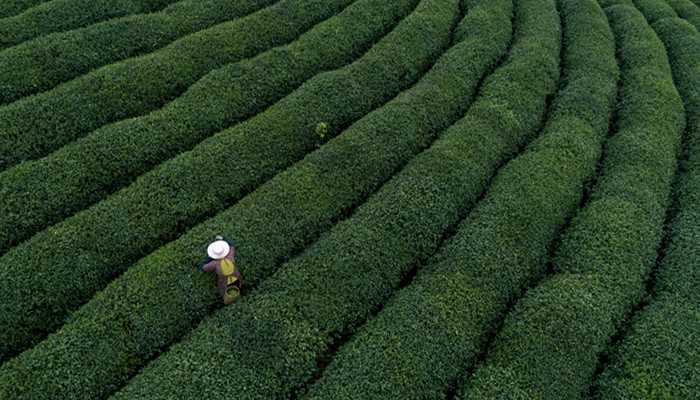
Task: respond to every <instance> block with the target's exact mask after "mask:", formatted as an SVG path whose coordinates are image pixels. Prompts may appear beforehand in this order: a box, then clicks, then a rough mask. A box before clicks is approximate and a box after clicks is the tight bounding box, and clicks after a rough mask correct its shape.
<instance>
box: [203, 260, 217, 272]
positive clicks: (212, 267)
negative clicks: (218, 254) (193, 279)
mask: <svg viewBox="0 0 700 400" xmlns="http://www.w3.org/2000/svg"><path fill="white" fill-rule="evenodd" d="M202 271H204V272H212V271H216V260H212V261H209V262H208V263H206V264H204V265H202Z"/></svg>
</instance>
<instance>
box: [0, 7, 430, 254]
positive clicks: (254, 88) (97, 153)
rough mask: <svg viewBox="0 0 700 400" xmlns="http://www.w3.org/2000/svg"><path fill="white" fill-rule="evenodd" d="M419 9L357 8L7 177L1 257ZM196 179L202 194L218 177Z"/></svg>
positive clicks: (3, 176)
mask: <svg viewBox="0 0 700 400" xmlns="http://www.w3.org/2000/svg"><path fill="white" fill-rule="evenodd" d="M417 3H418V0H401V1H395V2H390V3H385V4H381V5H380V4H375V3H374V2H370V3H368V2H367V1H361V2H359V3H355V4H354V5H352V6H349V7H348V8H347V9H346V10H344V11H343V12H341V13H340V14H338V15H337V16H335V17H333V18H330V19H329V20H326V21H324V22H322V23H320V24H319V25H318V26H315V27H314V28H312V29H311V30H310V31H308V32H307V33H305V34H303V35H302V36H301V37H299V39H297V40H296V41H294V42H292V43H291V44H289V45H287V46H284V47H278V48H274V49H271V50H269V51H267V52H265V53H263V54H261V55H259V56H257V57H255V58H253V59H248V60H244V61H242V62H239V63H235V64H230V65H227V66H225V67H222V68H219V69H217V70H215V71H212V72H210V73H209V74H207V75H206V76H205V77H204V78H202V79H201V80H199V81H198V82H197V83H195V84H194V85H193V86H192V87H191V88H189V89H188V90H187V91H186V92H185V93H184V94H183V95H182V96H181V97H179V98H177V99H176V100H174V101H173V102H171V103H169V104H168V105H166V106H165V107H164V108H163V109H161V110H158V111H155V112H153V113H150V114H147V115H145V116H143V117H140V118H132V119H127V120H124V121H120V122H117V123H114V124H111V125H107V126H105V127H102V128H100V129H98V130H97V131H94V132H92V133H90V134H89V135H87V136H86V137H84V138H82V139H79V140H78V141H76V142H73V143H71V144H69V145H66V146H64V147H63V148H61V149H60V150H58V151H56V152H55V153H52V154H51V155H49V156H47V157H45V158H43V159H40V160H37V161H27V162H24V163H22V164H20V165H17V166H16V167H14V168H11V169H9V170H7V171H4V172H2V173H0V187H2V189H1V190H0V253H2V252H3V251H5V250H7V249H9V248H10V247H12V246H14V245H17V244H19V243H20V242H21V241H23V240H26V239H28V238H29V237H31V235H33V234H35V233H37V232H38V231H40V230H42V229H44V228H46V227H47V226H49V225H51V224H54V223H57V222H59V221H61V220H63V219H64V218H66V217H68V216H70V215H73V214H74V213H75V212H77V211H80V210H82V209H84V208H86V207H88V206H89V205H91V204H94V203H95V202H97V201H99V200H102V199H104V198H105V197H107V195H109V194H110V193H112V192H114V191H116V190H118V189H120V188H122V187H124V186H126V185H127V184H129V183H131V182H132V181H133V180H134V179H135V178H136V177H137V176H139V175H141V174H143V173H145V172H147V171H148V170H150V169H151V168H153V167H154V166H156V165H158V164H161V163H163V162H164V161H165V160H168V159H169V158H171V157H173V155H176V154H178V153H180V152H183V151H186V150H189V149H191V148H192V147H193V146H195V145H196V144H197V143H199V142H201V141H202V140H204V139H206V138H207V137H208V136H211V135H212V134H214V133H215V132H217V131H220V130H222V129H224V128H226V127H228V126H231V125H233V124H235V123H238V122H241V121H242V120H244V119H246V118H249V117H251V116H253V115H255V114H256V113H259V112H262V111H263V110H264V109H265V108H266V107H268V106H270V105H271V104H272V103H274V102H275V101H278V100H279V99H281V98H282V97H284V96H286V95H287V94H289V93H290V92H292V91H293V90H294V89H296V88H297V87H298V86H299V85H301V84H302V83H303V82H304V81H305V80H307V79H309V78H310V77H312V76H314V75H315V74H317V73H318V72H319V71H324V70H329V69H335V68H339V67H341V66H343V65H344V64H347V63H349V62H351V61H352V60H354V59H356V58H358V57H359V56H360V55H361V54H362V52H364V51H366V50H367V49H368V48H369V47H371V46H372V44H373V43H374V42H375V41H376V40H378V38H379V37H381V36H382V35H384V34H386V32H388V31H390V30H391V29H392V28H393V27H394V26H395V25H396V24H397V23H398V21H399V20H400V19H401V18H403V17H404V16H406V15H407V14H408V13H410V12H411V10H412V9H413V8H414V7H415V5H416V4H417ZM197 173H198V177H199V178H198V179H199V181H200V182H201V183H200V184H198V185H196V187H195V189H197V190H199V187H200V186H207V184H206V182H207V181H208V179H209V175H210V174H211V171H210V170H205V169H203V170H201V171H197ZM44 176H51V177H52V179H50V180H45V179H42V177H44ZM192 183H194V182H192Z"/></svg>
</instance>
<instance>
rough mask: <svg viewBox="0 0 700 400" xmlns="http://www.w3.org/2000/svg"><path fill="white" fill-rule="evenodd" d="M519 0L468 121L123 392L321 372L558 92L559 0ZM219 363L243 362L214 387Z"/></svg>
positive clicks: (271, 380) (252, 391) (241, 388)
mask: <svg viewBox="0 0 700 400" xmlns="http://www.w3.org/2000/svg"><path fill="white" fill-rule="evenodd" d="M519 3H520V6H519V8H518V11H517V12H518V16H517V17H516V26H517V29H516V33H515V45H514V47H513V50H512V52H511V55H510V56H509V57H508V59H507V60H506V61H505V65H504V66H502V67H500V68H499V69H498V70H497V71H496V72H495V73H494V74H493V75H491V76H490V77H489V78H487V79H486V80H485V84H484V87H483V89H482V91H481V95H480V97H478V98H477V100H476V101H475V103H474V104H473V106H472V107H471V108H470V110H469V111H468V112H467V116H466V117H465V118H464V119H462V120H460V121H459V122H457V123H456V124H455V125H452V126H451V127H450V128H448V129H447V130H446V131H445V132H444V133H443V134H442V135H441V137H440V138H439V139H438V140H437V141H436V142H435V143H434V144H433V145H432V146H431V147H430V148H429V149H428V150H426V151H424V152H423V153H421V154H419V155H418V156H417V157H416V158H414V159H413V160H412V161H411V162H410V163H409V164H408V165H407V166H406V167H405V168H404V169H403V170H402V171H401V172H400V173H399V174H398V175H396V176H395V177H394V178H393V179H392V180H391V181H389V182H388V183H387V184H386V185H384V186H383V187H382V188H381V189H380V190H379V191H378V192H377V193H375V194H374V195H373V196H371V197H370V199H369V200H368V201H367V202H366V203H364V204H363V205H362V206H360V207H359V208H358V209H357V210H355V211H354V213H353V215H352V216H351V217H350V218H348V219H346V220H344V221H342V222H340V223H339V224H337V225H336V226H335V227H334V228H333V229H332V230H331V231H330V232H328V233H327V234H325V235H323V236H322V237H321V239H320V240H319V241H318V242H316V243H315V244H314V245H312V246H311V247H310V248H309V249H307V250H306V251H305V252H304V253H303V254H302V255H301V256H299V257H297V258H295V259H293V260H291V261H290V262H288V263H286V264H285V265H283V266H282V267H281V268H280V269H279V270H278V271H277V272H276V273H275V274H274V275H272V277H270V278H269V279H267V280H265V281H264V282H262V283H261V284H260V286H259V287H258V288H257V289H256V290H255V291H254V292H253V293H251V294H250V295H248V296H246V297H244V298H242V299H241V301H240V302H239V303H237V304H234V305H233V306H232V307H226V308H224V309H221V310H219V311H217V312H216V313H214V314H213V316H212V317H210V318H208V319H206V320H205V321H204V322H203V323H202V324H201V325H200V326H199V327H198V328H197V329H195V330H194V331H193V332H192V333H191V334H190V335H189V336H188V338H187V339H186V340H185V341H184V342H181V343H180V344H177V345H174V346H173V347H171V350H170V351H169V352H168V353H166V354H165V355H163V356H161V357H160V358H159V359H158V360H156V361H155V362H153V363H151V364H150V366H148V367H146V369H145V370H144V371H143V373H141V374H140V375H138V376H137V377H136V378H135V379H134V380H132V381H131V383H130V385H128V386H127V387H126V388H125V389H124V390H123V391H122V392H120V393H118V394H117V395H116V397H115V398H117V399H120V398H128V399H137V398H167V397H171V396H183V397H191V396H194V395H195V393H196V391H197V390H198V389H197V388H203V387H206V388H210V389H211V391H210V392H209V394H210V395H211V396H212V397H222V398H228V397H236V398H238V399H247V398H288V397H289V395H290V394H291V393H293V392H295V391H296V390H297V389H298V388H299V386H300V385H302V384H303V383H304V382H305V381H307V380H308V379H309V378H311V377H312V376H313V374H314V373H316V372H318V365H317V360H318V359H320V358H322V357H324V355H325V353H327V351H328V347H329V346H330V344H331V343H332V342H333V341H334V340H336V339H338V338H339V337H341V336H345V335H349V334H351V333H352V332H353V331H354V329H355V328H356V327H357V326H358V325H359V324H360V323H362V322H363V321H364V320H365V319H366V318H368V317H369V316H370V315H371V313H372V311H373V310H375V309H376V308H377V307H379V306H380V305H381V304H383V303H384V302H385V301H386V300H387V298H388V297H389V296H390V295H391V294H392V292H394V291H395V290H396V288H397V287H398V286H399V285H400V282H401V279H402V277H404V276H405V275H406V274H407V273H409V271H410V270H411V269H412V267H414V266H417V265H420V262H421V261H422V260H425V259H426V258H428V257H429V256H430V255H431V254H432V253H433V252H434V251H435V250H436V249H437V247H438V246H439V245H440V242H441V238H442V237H443V235H444V234H445V232H446V230H447V229H448V228H449V227H450V226H452V225H454V224H455V223H456V222H457V221H458V220H459V218H460V216H461V215H463V214H464V213H465V212H466V211H467V210H468V209H469V207H470V205H471V204H473V203H474V202H476V200H477V199H478V197H479V194H480V193H481V191H482V190H484V188H485V186H486V185H487V183H488V178H489V177H490V176H491V175H492V174H493V172H494V170H495V169H496V168H497V167H498V165H499V164H500V163H501V162H502V160H503V159H505V158H507V157H508V156H510V155H512V154H513V153H515V152H517V150H518V148H519V146H521V145H523V144H524V143H525V142H527V141H528V140H529V138H531V137H532V136H534V134H535V132H536V130H537V127H538V125H539V122H540V120H541V118H542V117H543V115H544V113H545V108H546V107H545V105H546V97H547V96H548V95H550V94H552V92H554V91H555V89H556V82H557V78H558V71H559V68H558V54H559V39H560V34H559V30H558V26H559V24H558V16H557V13H556V9H555V7H554V5H553V3H552V2H542V1H540V0H524V1H521V2H519ZM481 4H483V7H485V8H486V9H489V8H487V7H488V3H486V2H484V3H481ZM501 4H503V3H498V4H497V5H501ZM506 4H507V3H506ZM494 6H495V5H494ZM504 6H505V5H504ZM433 7H434V5H433ZM483 10H484V9H482V11H483ZM493 12H494V11H491V13H493ZM463 26H464V25H463ZM405 115H411V114H410V113H407V114H405ZM503 115H508V116H509V117H508V118H503ZM341 138H342V136H341ZM223 365H235V367H236V374H232V375H231V376H230V377H229V380H228V383H229V385H216V384H214V382H215V381H216V379H217V378H216V377H215V376H213V375H212V374H211V373H210V371H212V370H216V369H218V368H219V367H220V366H223ZM183 366H186V367H184V368H183ZM364 378H367V377H364ZM185 382H187V383H186V384H185ZM354 395H355V396H356V397H355V398H362V396H361V395H360V394H358V393H354Z"/></svg>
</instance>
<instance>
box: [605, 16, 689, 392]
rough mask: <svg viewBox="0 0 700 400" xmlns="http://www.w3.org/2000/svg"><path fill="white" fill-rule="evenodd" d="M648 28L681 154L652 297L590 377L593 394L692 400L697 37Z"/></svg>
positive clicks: (685, 27) (671, 27) (678, 27)
mask: <svg viewBox="0 0 700 400" xmlns="http://www.w3.org/2000/svg"><path fill="white" fill-rule="evenodd" d="M652 27H653V28H654V30H655V31H656V33H657V34H658V35H659V37H660V38H661V40H662V41H663V42H664V44H665V46H666V49H667V51H668V53H669V58H670V60H671V68H672V69H673V74H674V79H675V82H676V86H677V87H678V90H679V92H680V93H681V95H682V96H683V100H684V102H685V106H686V119H687V129H686V136H685V145H684V150H685V157H686V158H685V159H684V160H683V163H682V164H681V169H680V175H679V179H678V185H677V187H676V191H675V200H676V202H675V204H674V212H675V215H674V218H673V220H672V223H671V225H670V236H669V242H668V247H667V248H666V249H665V252H664V257H663V259H662V260H661V263H660V264H659V268H658V272H657V275H656V278H657V279H656V282H655V287H654V291H653V293H652V297H651V300H650V303H649V305H647V306H646V307H645V308H643V309H642V310H641V311H640V312H639V313H638V315H636V316H635V318H633V319H632V323H631V326H630V327H629V329H628V331H627V332H626V335H624V336H623V337H622V339H621V341H620V343H618V345H617V346H616V347H615V348H613V349H612V353H613V355H612V360H611V361H610V362H609V363H608V364H607V365H606V366H605V369H604V371H603V373H602V375H601V376H600V377H599V379H598V381H597V382H596V390H595V392H594V394H595V396H594V397H595V398H599V399H647V398H669V399H691V398H693V397H694V396H696V395H697V394H698V393H700V375H699V374H698V370H700V353H698V351H697V345H698V343H699V342H700V230H699V229H700V35H699V34H698V32H697V30H695V29H694V27H693V26H692V25H690V24H689V23H688V22H685V21H683V20H681V19H678V18H669V19H662V20H659V21H658V22H656V23H654V24H653V25H652Z"/></svg>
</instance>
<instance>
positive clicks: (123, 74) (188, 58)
mask: <svg viewBox="0 0 700 400" xmlns="http://www.w3.org/2000/svg"><path fill="white" fill-rule="evenodd" d="M353 1H354V0H332V1H323V0H281V1H279V2H278V3H275V4H274V5H272V6H270V7H267V8H265V9H262V10H260V11H257V12H255V13H253V14H251V15H249V16H247V17H244V18H240V19H236V20H234V21H229V22H226V23H223V24H219V25H216V26H214V27H211V28H209V29H206V30H203V31H200V32H197V33H195V34H192V35H188V36H187V37H184V38H181V39H179V40H177V41H175V42H173V43H172V44H170V45H169V46H167V47H165V48H163V49H161V50H159V51H156V52H154V53H151V54H148V55H145V56H142V57H138V58H132V59H129V60H125V61H122V62H119V63H116V64H112V65H108V66H106V67H103V68H100V69H98V70H96V71H93V72H91V73H89V74H87V75H83V76H81V77H80V78H78V79H75V80H73V81H70V82H68V83H66V84H63V85H60V86H58V87H56V88H54V89H52V90H50V91H48V92H44V93H40V94H38V95H35V96H31V97H27V98H24V99H22V100H19V101H17V102H14V103H12V104H9V105H6V106H4V107H0V170H2V169H4V168H7V167H9V166H12V165H14V164H17V163H19V162H21V161H24V160H29V159H36V158H39V157H42V156H44V155H46V154H47V153H49V152H51V151H53V150H56V149H58V148H60V147H61V146H63V145H65V144H66V143H69V142H71V141H73V140H75V139H77V138H79V137H81V136H83V135H85V134H86V133H88V132H90V131H92V130H94V129H97V128H99V127H100V126H103V125H105V124H108V123H110V122H114V121H118V120H121V119H125V118H128V117H133V116H136V115H143V114H145V113H147V112H148V111H151V110H154V109H157V108H160V107H162V106H163V105H165V104H166V103H167V102H168V101H170V100H173V99H174V98H176V97H177V96H179V95H180V94H182V93H183V92H184V91H185V90H186V89H187V88H188V87H189V86H190V85H192V84H193V83H195V82H196V81H197V80H198V79H199V78H201V77H202V76H204V75H205V74H206V73H207V72H209V71H211V70H214V69H216V68H219V67H222V66H224V65H225V64H229V63H232V62H236V61H239V60H241V59H245V58H248V57H252V56H254V55H256V54H258V53H261V52H263V51H265V50H267V49H269V48H271V47H274V46H278V45H281V44H284V43H286V42H290V41H292V40H294V39H295V38H296V37H297V36H299V35H301V34H302V33H303V32H304V31H306V30H308V29H310V28H311V27H312V26H313V25H315V24H317V23H318V22H321V21H323V20H325V19H327V18H329V17H331V16H332V15H334V14H337V13H338V12H340V11H341V10H342V9H343V8H345V7H346V6H348V5H349V4H351V3H352V2H353Z"/></svg>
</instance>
